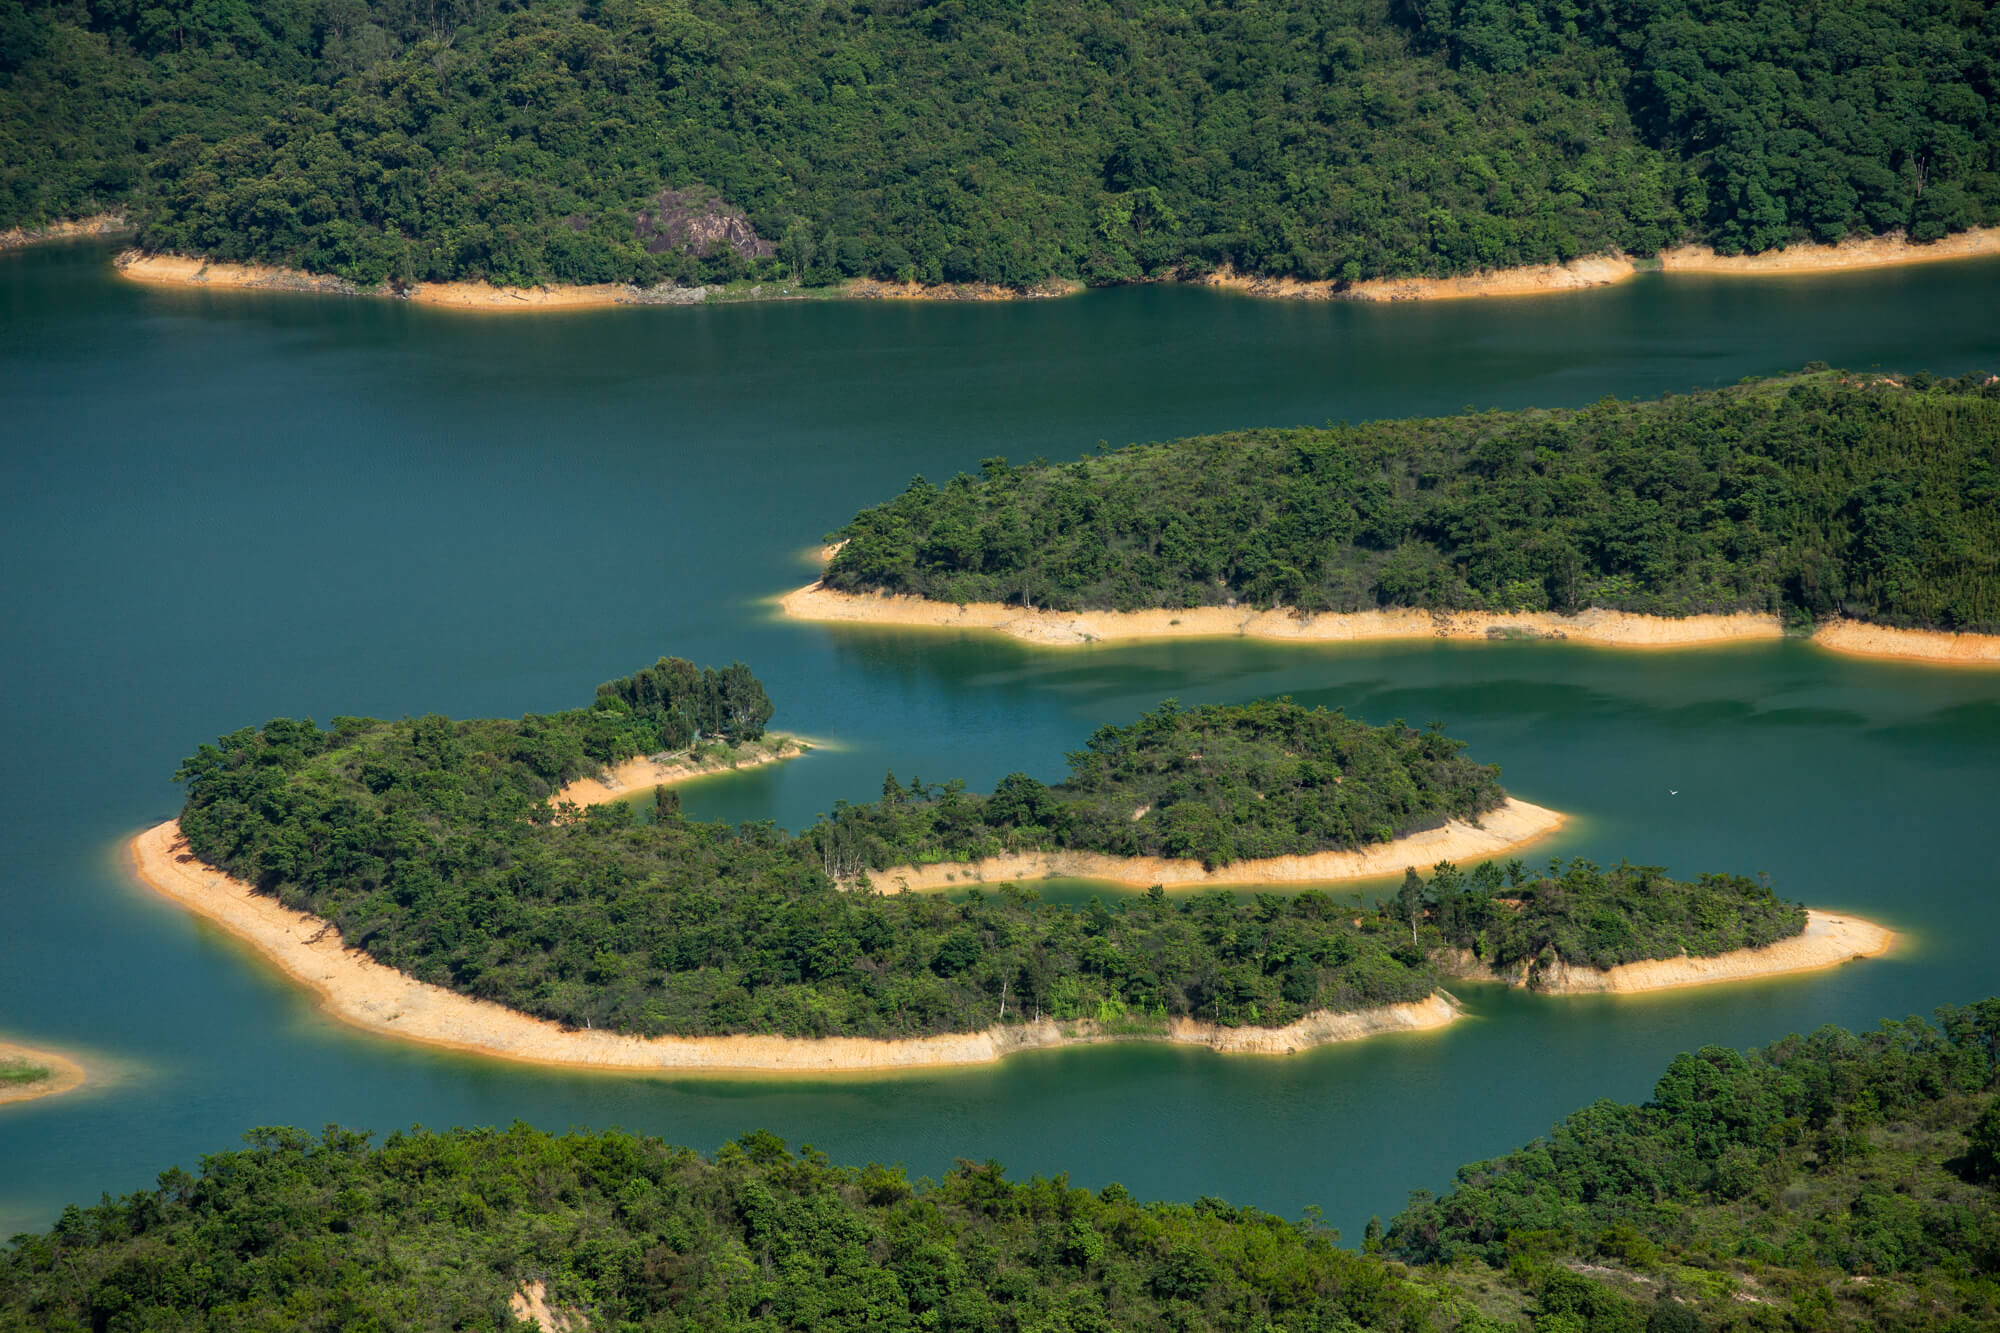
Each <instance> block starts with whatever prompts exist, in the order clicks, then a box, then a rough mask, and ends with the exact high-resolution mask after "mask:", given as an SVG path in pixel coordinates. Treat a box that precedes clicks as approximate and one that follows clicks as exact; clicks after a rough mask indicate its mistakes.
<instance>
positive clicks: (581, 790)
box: [549, 735, 812, 805]
mask: <svg viewBox="0 0 2000 1333" xmlns="http://www.w3.org/2000/svg"><path fill="white" fill-rule="evenodd" d="M811 749H812V747H811V746H810V745H808V744H806V743H805V742H804V741H801V740H799V739H798V738H797V737H796V736H778V735H773V736H772V737H771V738H770V740H769V741H768V742H766V744H765V746H763V747H761V748H759V749H757V750H754V751H752V752H751V753H749V754H745V755H741V756H740V757H738V758H736V759H735V760H733V761H732V760H730V759H727V758H717V759H696V758H693V757H691V756H676V757H674V758H671V759H668V760H666V761H664V762H662V761H660V760H657V759H653V758H649V757H648V756H646V755H640V756H639V757H638V758H636V759H627V760H626V761H625V762H624V763H622V764H617V765H614V766H613V767H611V768H608V769H606V770H605V772H604V776H603V777H597V778H578V779H577V780H576V781H575V782H572V783H570V784H569V785H568V786H567V787H564V788H563V789H562V790H561V791H559V792H557V793H556V794H555V795H554V796H551V797H550V798H549V802H550V804H552V805H561V804H562V803H563V802H564V801H569V802H572V803H573V804H576V805H603V804H604V803H605V802H606V801H618V800H623V799H624V798H625V797H627V796H633V795H636V794H638V793H640V792H644V791H650V790H651V789H653V788H654V787H671V786H673V785H674V784H675V783H677V782H691V781H693V780H694V779H696V778H707V777H714V776H715V775H716V774H718V773H732V772H734V771H736V770H737V769H739V768H756V767H757V766H758V765H759V764H775V763H777V762H778V761H779V760H782V759H796V758H798V757H799V756H800V755H802V754H806V753H809V752H810V751H811Z"/></svg>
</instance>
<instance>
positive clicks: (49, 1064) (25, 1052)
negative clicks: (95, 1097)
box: [0, 1041, 90, 1106]
mask: <svg viewBox="0 0 2000 1333" xmlns="http://www.w3.org/2000/svg"><path fill="white" fill-rule="evenodd" d="M0 1058H5V1059H15V1060H26V1061H27V1062H28V1063H29V1064H35V1065H41V1066H43V1067H44V1068H46V1069H47V1070H48V1071H49V1076H48V1077H47V1078H45V1079H43V1080H41V1081H40V1082H39V1083H19V1084H16V1083H0V1106H6V1105H9V1104H11V1103H14V1102H32V1101H35V1100H37V1099H38V1098H42V1097H55V1096H59V1095H60V1094H62V1093H65V1092H74V1091H76V1090H77V1089H78V1088H80V1087H82V1086H83V1085H84V1084H85V1083H86V1082H87V1081H88V1080H89V1077H90V1076H89V1074H88V1073H87V1072H86V1071H85V1070H84V1067H83V1066H82V1065H80V1064H78V1063H77V1062H76V1061H75V1060H72V1059H70V1057H68V1056H67V1055H58V1054H56V1053H55V1052H54V1051H45V1050H41V1049H39V1048H37V1047H33V1046H21V1045H17V1044H16V1043H14V1042H11V1041H0Z"/></svg>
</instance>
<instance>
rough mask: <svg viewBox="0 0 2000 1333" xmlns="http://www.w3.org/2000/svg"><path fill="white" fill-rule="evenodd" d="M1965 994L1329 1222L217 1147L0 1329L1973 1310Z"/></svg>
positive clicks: (1975, 1181)
mask: <svg viewBox="0 0 2000 1333" xmlns="http://www.w3.org/2000/svg"><path fill="white" fill-rule="evenodd" d="M1996 1050H2000V1000H1991V999H1989V1000H1985V1001H1982V1002H1980V1003H1978V1004H1976V1005H1972V1006H1968V1007H1964V1008H1945V1009H1941V1010H1939V1011H1938V1013H1937V1016H1936V1021H1935V1023H1927V1022H1925V1021H1924V1020H1922V1019H1918V1018H1911V1019H1907V1020H1904V1021H1902V1022H1889V1023H1884V1024H1883V1025H1882V1027H1881V1028H1880V1029H1879V1030H1878V1031H1876V1032H1873V1033H1863V1034H1855V1033H1850V1032H1846V1031H1843V1030H1841V1029H1838V1028H1831V1027H1829V1028H1824V1029H1822V1030H1820V1031H1819V1032H1816V1033H1814V1034H1812V1035H1811V1036H1808V1037H1798V1036H1793V1037H1788V1038H1786V1039H1785V1040H1783V1041H1780V1042H1778V1043H1776V1044H1774V1045H1772V1046H1770V1047H1768V1048H1766V1049H1764V1050H1762V1051H1751V1052H1747V1053H1746V1052H1739V1051H1735V1050H1731V1049H1726V1048H1722V1047H1712V1046H1711V1047H1704V1048H1703V1049H1702V1050H1700V1051H1697V1052H1694V1053H1691V1054H1683V1055H1680V1056H1677V1057H1675V1058H1674V1060H1673V1061H1672V1062H1671V1063H1670V1064H1669V1065H1668V1067H1667V1069H1666V1071H1665V1072H1664V1074H1663V1075H1662V1076H1661V1078H1660V1080H1659V1084H1658V1086H1657V1088H1656V1089H1655V1091H1654V1095H1653V1098H1652V1100H1651V1101H1649V1102H1647V1103H1646V1104H1645V1105H1642V1106H1631V1105H1624V1104H1619V1103H1615V1102H1609V1101H1604V1102H1598V1103H1596V1104H1595V1105H1593V1106H1590V1107H1587V1108H1585V1109H1583V1110H1581V1111H1579V1112H1577V1113H1576V1114H1574V1115H1572V1116H1569V1117H1568V1118H1566V1119H1565V1120H1563V1121H1562V1122H1561V1123H1560V1124H1558V1125H1557V1126H1556V1127H1555V1129H1554V1130H1553V1131H1551V1133H1550V1134H1549V1135H1548V1136H1547V1137H1546V1138H1544V1139H1538V1140H1536V1141H1535V1142H1534V1143H1532V1144H1529V1145H1528V1146H1526V1147H1525V1148H1522V1149H1521V1150H1519V1151H1517V1152H1514V1153H1510V1154H1508V1155H1507V1156H1505V1157H1502V1158H1498V1159H1495V1160H1493V1161H1489V1162H1478V1163H1473V1164H1471V1165H1468V1166H1465V1167H1463V1168H1461V1169H1460V1171H1459V1173H1458V1177H1457V1181H1456V1183H1455V1185H1454V1186H1453V1188H1452V1189H1451V1190H1449V1191H1448V1192H1447V1193H1446V1194H1444V1195H1443V1196H1442V1197H1434V1196H1432V1195H1431V1194H1430V1193H1429V1192H1427V1191H1422V1190H1419V1191H1416V1192H1415V1193H1413V1195H1412V1197H1411V1205H1410V1207H1409V1208H1408V1209H1407V1210H1406V1211H1405V1212H1403V1213H1402V1214H1401V1215H1399V1216H1398V1217H1397V1218H1395V1219H1394V1221H1392V1222H1391V1223H1390V1225H1389V1227H1388V1230H1387V1233H1386V1235H1384V1234H1382V1233H1381V1232H1380V1231H1379V1229H1378V1228H1377V1227H1376V1226H1374V1225H1372V1224H1371V1225H1370V1227H1369V1229H1368V1233H1367V1235H1366V1236H1365V1237H1364V1239H1363V1246H1362V1252H1360V1253H1356V1252H1355V1251H1353V1250H1349V1249H1343V1248H1341V1247H1340V1237H1339V1235H1338V1234H1337V1233H1335V1232H1333V1231H1331V1230H1330V1229H1328V1228H1327V1227H1325V1226H1324V1225H1323V1224H1321V1223H1320V1221H1319V1220H1318V1216H1317V1213H1316V1210H1308V1211H1307V1213H1306V1214H1305V1216H1304V1217H1303V1218H1301V1219H1299V1220H1297V1221H1286V1220H1284V1219H1281V1218H1278V1217H1275V1216H1272V1215H1271V1214H1269V1213H1265V1212H1260V1211H1258V1210H1257V1209H1254V1208H1243V1207H1235V1206H1232V1205H1230V1204H1228V1203H1225V1202H1223V1201H1222V1200H1220V1199H1214V1198H1203V1199H1198V1200H1196V1201H1194V1202H1193V1203H1141V1202H1139V1201H1137V1200H1135V1199H1134V1198H1133V1197H1132V1195H1131V1194H1130V1193H1129V1192H1128V1191H1127V1190H1125V1189H1124V1188H1122V1187H1121V1186H1119V1185H1117V1184H1115V1183H1113V1184H1106V1185H1104V1186H1103V1187H1101V1188H1099V1189H1095V1190H1092V1189H1085V1188H1081V1187H1079V1186H1077V1185H1076V1184H1074V1183H1072V1182H1071V1180H1070V1179H1069V1178H1068V1177H1067V1176H1066V1175H1058V1176H1055V1177H1053V1178H1049V1177H1039V1176H1038V1177H1034V1178H1032V1179H1029V1180H1025V1181H1012V1180H1008V1179H1007V1178H1006V1176H1005V1173H1004V1172H1003V1171H1002V1169H1001V1167H1000V1166H999V1164H997V1163H995V1162H992V1161H987V1162H983V1163H981V1162H973V1161H960V1162H959V1163H958V1164H957V1165H956V1167H954V1168H953V1169H952V1170H951V1171H949V1172H947V1173H946V1174H945V1175H944V1177H943V1178H942V1179H940V1180H936V1181H931V1180H920V1181H912V1180H911V1179H910V1178H909V1177H908V1175H907V1174H906V1173H905V1172H904V1171H903V1170H902V1169H901V1168H900V1167H895V1166H883V1165H880V1164H873V1163H871V1164H869V1165H867V1166H862V1167H854V1166H836V1165H833V1164H832V1163H831V1162H830V1161H829V1160H828V1159H827V1157H826V1155H825V1154H823V1153H820V1152H817V1151H815V1150H814V1149H813V1148H811V1147H810V1146H806V1147H804V1148H802V1149H800V1150H799V1151H798V1152H797V1153H793V1152H792V1151H790V1150H789V1148H788V1146H787V1145H786V1144H785V1142H784V1141H783V1140H781V1139H779V1138H777V1137H776V1136H775V1135H772V1134H769V1133H766V1132H762V1131H758V1132H753V1133H749V1134H745V1135H743V1136H742V1137H740V1138H738V1139H736V1140H734V1141H733V1142H730V1143H726V1144H724V1145H723V1146H722V1147H721V1149H719V1150H718V1151H717V1152H716V1153H715V1154H714V1155H713V1156H711V1157H702V1156H699V1155H697V1154H695V1153H694V1152H691V1151H689V1150H688V1149H685V1148H677V1147H673V1146H670V1145H668V1144H666V1143H663V1142H661V1141H660V1140H658V1139H654V1138H641V1137H637V1136H634V1135H630V1134H625V1133H621V1132H617V1131H611V1132H607V1133H572V1134H566V1135H561V1136H556V1135H550V1134H547V1133H544V1132H542V1131H540V1130H537V1129H534V1128H531V1127H529V1126H526V1125H520V1124H517V1125H514V1126H512V1127H511V1128H508V1129H504V1130H496V1129H455V1130H449V1131H445V1132H441V1133H440V1132H434V1131H430V1130H425V1129H422V1128H417V1129H412V1130H408V1131H403V1132H398V1133H393V1134H390V1135H387V1136H386V1137H383V1138H381V1139H379V1140H377V1139H376V1138H375V1137H374V1136H373V1135H370V1134H366V1133H357V1132H352V1131H348V1130H343V1129H340V1128H338V1127H333V1126H329V1127H328V1128H327V1129H326V1130H325V1131H324V1132H322V1133H320V1134H317V1135H314V1134H308V1133H303V1132H301V1131H299V1130H295V1129H285V1128H264V1129H258V1130H254V1131H252V1132H251V1133H249V1134H247V1135H246V1136H245V1139H246V1146H245V1147H243V1148H240V1149H237V1150H235V1151H233V1152H219V1153H215V1154H212V1155H210V1156H207V1157H204V1158H203V1159H202V1160H201V1162H200V1164H199V1169H198V1170H197V1171H195V1172H192V1173H190V1172H188V1171H185V1170H182V1169H180V1168H178V1167H175V1168H170V1169H168V1170H166V1171H164V1172H163V1173H162V1174H161V1175H160V1177H159V1181H158V1187H157V1188H155V1189H145V1190H139V1191H137V1192H135V1193H132V1194H130V1195H127V1196H125V1197H124V1198H121V1199H112V1198H110V1197H108V1196H107V1197H106V1198H105V1199H104V1200H103V1201H102V1202H100V1203H98V1204H95V1205H92V1206H88V1207H79V1206H74V1205H72V1206H71V1207H69V1208H67V1209H65V1210H64V1211H63V1213H62V1216H61V1217H60V1219H59V1220H58V1221H57V1222H56V1223H55V1225H54V1226H53V1227H51V1228H49V1229H48V1230H47V1231H44V1232H38V1233H30V1234H26V1235H21V1236H17V1237H15V1238H14V1239H13V1241H12V1243H11V1244H10V1245H8V1246H7V1247H6V1248H5V1249H4V1250H0V1328H8V1329H13V1328H22V1329H27V1328H33V1329H36V1330H45V1331H47V1333H67V1331H68V1330H81V1329H113V1330H153V1329H159V1330H166V1329H182V1328H191V1327H200V1328H209V1329H242V1330H263V1329H271V1330H277V1329H284V1330H292V1329H306V1330H319V1329H327V1330H333V1329H338V1330H343V1333H344V1331H345V1330H348V1329H357V1328H411V1329H455V1328H491V1327H517V1325H514V1324H512V1322H511V1321H512V1318H513V1308H512V1303H513V1301H514V1300H515V1299H516V1298H517V1297H519V1296H522V1295H525V1294H528V1293H533V1294H534V1295H537V1296H539V1297H541V1298H543V1299H544V1300H545V1302H546V1305H547V1307H548V1308H549V1309H550V1310H551V1311H552V1312H553V1313H554V1315H555V1316H557V1317H559V1318H561V1319H564V1320H567V1321H571V1326H572V1327H581V1326H585V1325H587V1326H588V1327H590V1328H597V1329H629V1330H641V1329H644V1330H662V1331H663V1333H664V1331H666V1330H680V1329H697V1328H704V1329H705V1328H724V1327H726V1328H746V1329H758V1330H772V1331H773V1333H777V1331H778V1330H793V1329H796V1330H845V1329H854V1330H862V1329H866V1330H870V1333H872V1331H873V1330H875V1329H946V1330H992V1331H993V1333H1012V1331H1013V1330H1021V1331H1022V1333H1029V1331H1036V1333H1040V1331H1045V1330H1046V1331H1055V1333H1086V1331H1090V1333H1097V1331H1101V1330H1108V1329H1113V1328H1120V1329H1125V1328H1131V1329H1138V1328H1147V1329H1150V1328H1176V1329H1188V1330H1202V1331H1204V1333H1209V1331H1213V1333H1270V1331H1271V1330H1276V1329H1280V1328H1283V1329H1324V1330H1330V1331H1347V1330H1373V1331H1377V1333H1501V1330H1523V1329H1532V1330H1534V1333H1578V1331H1579V1330H1589V1331H1590V1333H1706V1331H1707V1330H1715V1331H1716V1333H1721V1331H1722V1330H1731V1331H1734V1330H1745V1331H1746V1333H1748V1331H1749V1330H1762V1329H1777V1328H1785V1329H1817V1330H1825V1331H1826V1333H1863V1331H1864V1330H1885V1331H1886V1333H1903V1331H1904V1330H1909V1331H1910V1333H1916V1331H1917V1330H1934V1329H1946V1330H1961V1329H1962V1330H1972V1329H1976V1328H1988V1327H1992V1326H1993V1325H1994V1323H1995V1322H1996V1320H2000V1286H1996V1283H1995V1281H1994V1279H1993V1273H1994V1272H1995V1271H1996V1268H2000V1193H1996V1182H1995V1180H1994V1179H1993V1176H1992V1172H1991V1170H1990V1162H1991V1158H1992V1147H1993V1143H1994V1140H1995V1138H1996V1136H2000V1131H1997V1130H1996V1129H1995V1128H1994V1126H1995V1124H1996V1123H2000V1112H1996V1107H2000V1094H1996V1091H1995V1089H1996V1077H1997V1076H2000V1070H1996V1066H1995V1057H1994V1052H1995V1051H1996Z"/></svg>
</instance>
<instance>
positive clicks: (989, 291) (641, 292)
mask: <svg viewBox="0 0 2000 1333" xmlns="http://www.w3.org/2000/svg"><path fill="white" fill-rule="evenodd" d="M0 248H4V247H0ZM114 263H115V264H116V267H117V269H118V271H119V272H120V273H122V274H124V275H125V276H126V277H128V278H130V279H132V280H133V281H135V282H146V283H154V284H159V285H165V286H175V287H220V288H247V289H258V290H264V291H281V292H323V293H328V294H332V295H338V296H392V297H398V298H401V299H403V300H407V301H415V302H417V303H418V304H420V305H435V306H445V307H448V308H450V309H453V310H479V311H509V310H514V311H524V310H581V309H591V308H601V307H603V306H614V305H701V304H703V303H705V302H706V301H707V300H708V298H709V297H710V295H712V294H715V295H726V296H727V297H728V299H733V300H742V299H751V300H756V299H767V300H782V299H787V298H791V299H801V300H803V299H807V297H808V296H809V295H810V294H809V293H798V294H797V295H796V296H795V295H794V293H793V291H792V289H790V288H789V287H785V286H782V285H774V286H773V287H772V288H771V290H770V292H769V293H768V294H765V293H763V292H761V291H760V289H758V288H752V289H750V291H749V292H747V293H743V292H740V291H732V290H728V289H724V288H721V287H675V286H671V285H667V284H662V285H660V286H657V287H638V286H634V285H631V284H629V283H617V282H605V283H597V284H595V285H589V286H565V285H561V284H558V285H555V286H545V287H495V286H493V285H492V284H490V283H484V282H426V283H420V284H416V285H413V286H410V287H407V288H402V289H396V288H391V287H389V286H388V285H386V284H385V285H383V286H379V287H363V286H360V285H359V284H356V283H352V282H348V281H347V280H346V279H344V278H336V277H332V276H329V275H326V274H318V273H307V272H305V271H303V270H301V269H294V268H278V267H273V266H271V265H266V264H232V263H224V262H220V261H209V260H205V259H201V258H198V257H193V256H188V255H167V254H146V253H144V252H142V251H138V250H127V251H126V252H125V253H124V254H121V255H119V256H118V258H117V259H116V260H115V261H114ZM1080 290H1082V284H1081V283H1064V282H1053V281H1052V282H1048V283H1043V284H1040V285H1038V286H1035V287H1032V288H1029V289H1028V290H1026V291H1016V290H1015V289H1014V288H1011V287H996V286H994V285H992V284H990V283H985V284H980V283H964V284H958V285H951V284H942V285H936V286H928V287H927V286H924V285H922V284H919V283H913V282H912V283H892V282H882V281H879V280H877V279H872V278H857V279H855V280H853V281H851V282H849V283H848V284H847V285H846V286H845V287H844V288H843V289H842V290H841V292H840V293H839V294H840V295H842V296H845V297H852V298H854V299H857V300H902V301H1013V300H1024V299H1029V298H1037V297H1049V296H1067V295H1069V294H1070V293H1071V292H1074V291H1080Z"/></svg>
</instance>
